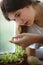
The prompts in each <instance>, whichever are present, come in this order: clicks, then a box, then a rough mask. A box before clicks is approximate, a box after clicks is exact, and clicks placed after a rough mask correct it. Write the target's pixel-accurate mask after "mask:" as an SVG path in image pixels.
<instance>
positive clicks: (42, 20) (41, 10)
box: [35, 5, 43, 27]
mask: <svg viewBox="0 0 43 65" xmlns="http://www.w3.org/2000/svg"><path fill="white" fill-rule="evenodd" d="M36 12H37V14H36V18H35V24H37V25H38V26H39V27H43V6H41V5H38V7H37V8H36Z"/></svg>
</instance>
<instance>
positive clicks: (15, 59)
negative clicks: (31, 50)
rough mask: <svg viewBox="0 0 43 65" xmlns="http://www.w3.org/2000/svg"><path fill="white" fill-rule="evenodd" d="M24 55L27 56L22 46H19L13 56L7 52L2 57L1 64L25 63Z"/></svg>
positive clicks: (0, 57) (0, 58)
mask: <svg viewBox="0 0 43 65" xmlns="http://www.w3.org/2000/svg"><path fill="white" fill-rule="evenodd" d="M24 54H25V50H23V49H22V47H21V46H17V47H16V50H15V52H14V53H12V54H11V53H10V52H7V53H4V54H3V55H1V56H0V62H1V63H8V62H9V63H12V62H18V61H23V60H24V58H23V56H24Z"/></svg>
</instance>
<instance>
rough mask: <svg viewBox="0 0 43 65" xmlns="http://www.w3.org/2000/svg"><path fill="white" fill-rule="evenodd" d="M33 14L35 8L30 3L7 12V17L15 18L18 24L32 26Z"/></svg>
mask: <svg viewBox="0 0 43 65" xmlns="http://www.w3.org/2000/svg"><path fill="white" fill-rule="evenodd" d="M35 14H36V12H35V9H34V8H33V7H32V5H31V6H27V7H24V8H22V9H19V10H17V11H16V12H11V13H8V18H9V19H10V20H15V21H16V22H17V23H18V24H19V25H25V26H32V24H33V23H34V19H35Z"/></svg>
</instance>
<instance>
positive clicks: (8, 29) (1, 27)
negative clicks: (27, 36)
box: [0, 0, 43, 54]
mask: <svg viewBox="0 0 43 65" xmlns="http://www.w3.org/2000/svg"><path fill="white" fill-rule="evenodd" d="M1 1H2V0H0V4H1ZM40 1H41V2H43V0H40ZM14 35H16V23H15V22H14V21H7V20H6V19H5V18H4V16H3V14H2V11H1V8H0V54H3V53H5V52H7V51H10V52H15V47H16V45H15V44H11V43H10V42H9V40H10V39H11V38H12V37H13V36H14ZM39 54H40V53H39Z"/></svg>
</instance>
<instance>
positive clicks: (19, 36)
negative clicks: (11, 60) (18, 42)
mask: <svg viewBox="0 0 43 65" xmlns="http://www.w3.org/2000/svg"><path fill="white" fill-rule="evenodd" d="M22 37H23V35H22V34H19V35H16V36H15V37H12V40H14V38H16V39H18V38H22Z"/></svg>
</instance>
